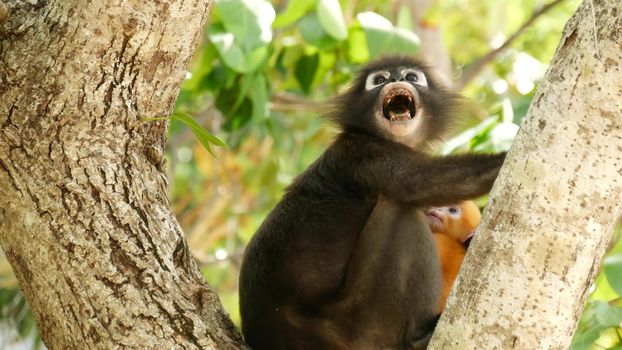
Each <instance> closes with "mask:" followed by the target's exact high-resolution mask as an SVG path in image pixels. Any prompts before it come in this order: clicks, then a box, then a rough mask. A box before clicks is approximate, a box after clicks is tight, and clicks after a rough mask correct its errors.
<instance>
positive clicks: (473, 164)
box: [353, 146, 505, 206]
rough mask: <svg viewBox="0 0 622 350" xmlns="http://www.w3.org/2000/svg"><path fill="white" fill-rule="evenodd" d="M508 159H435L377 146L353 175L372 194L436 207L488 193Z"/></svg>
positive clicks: (466, 156) (483, 156)
mask: <svg viewBox="0 0 622 350" xmlns="http://www.w3.org/2000/svg"><path fill="white" fill-rule="evenodd" d="M370 148H371V147H370ZM374 149H375V152H374ZM504 160H505V153H499V154H494V155H487V154H464V155H456V156H445V157H433V156H429V155H425V154H423V153H417V152H413V151H411V150H408V149H404V148H403V147H397V146H394V147H391V146H388V147H385V148H384V149H381V150H378V149H377V147H373V148H372V149H371V152H370V153H368V154H367V156H366V157H364V158H363V157H361V158H359V159H358V160H355V161H356V163H357V164H355V167H354V169H353V176H354V179H355V181H356V182H358V183H360V184H361V185H362V186H363V187H364V188H366V189H367V190H370V191H371V192H377V193H379V194H382V195H384V196H386V197H388V198H391V199H394V200H397V201H401V202H406V203H412V204H415V205H419V206H427V205H432V206H434V205H443V204H447V203H456V202H459V201H462V200H465V199H470V198H475V197H478V196H481V195H483V194H485V193H487V192H488V191H490V188H491V187H492V184H493V183H494V181H495V179H496V178H497V175H498V174H499V169H500V168H501V165H502V164H503V161H504Z"/></svg>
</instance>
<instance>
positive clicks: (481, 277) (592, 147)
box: [429, 0, 622, 349]
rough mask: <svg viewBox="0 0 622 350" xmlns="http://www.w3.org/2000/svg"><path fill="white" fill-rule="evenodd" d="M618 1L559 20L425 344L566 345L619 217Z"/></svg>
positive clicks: (589, 3) (621, 27)
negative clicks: (554, 46) (552, 48)
mask: <svg viewBox="0 0 622 350" xmlns="http://www.w3.org/2000/svg"><path fill="white" fill-rule="evenodd" d="M621 45H622V4H621V3H620V2H619V0H600V1H599V0H586V1H584V3H583V4H582V5H581V6H580V7H579V9H578V10H577V12H576V14H575V15H574V16H573V17H572V18H571V19H570V21H569V22H568V24H567V25H566V28H565V30H564V34H563V37H562V40H561V44H560V46H559V48H558V50H557V53H556V55H555V58H554V59H553V61H552V63H551V66H550V68H549V71H548V72H547V74H546V77H545V78H544V81H543V83H542V84H541V86H540V88H539V89H538V92H537V93H536V95H535V96H534V99H533V103H532V105H531V107H530V109H529V112H528V115H527V117H526V119H525V121H524V123H523V125H521V130H520V132H519V134H518V136H517V138H516V140H515V142H514V145H513V146H512V149H511V151H510V153H509V155H508V158H507V161H506V164H505V165H504V167H503V169H502V171H501V174H500V176H499V179H498V181H497V183H496V184H495V187H494V188H493V191H492V193H491V201H490V203H489V207H488V209H487V210H486V213H485V215H484V219H483V221H482V223H481V224H480V228H479V230H478V232H476V234H475V239H474V242H473V244H472V245H471V248H470V252H469V254H468V256H467V258H466V260H465V262H464V265H463V269H462V273H461V275H460V277H459V278H458V281H457V283H456V286H455V288H454V291H453V292H452V295H451V296H450V298H449V304H448V308H447V309H446V311H445V313H444V314H443V316H442V318H441V320H440V323H439V326H438V328H437V331H436V333H435V335H434V337H433V339H432V343H431V345H430V347H429V348H430V349H566V348H568V346H569V344H570V341H571V339H572V335H573V333H574V330H575V328H576V324H577V320H578V318H579V316H580V314H581V311H582V309H583V306H584V303H585V300H586V297H587V294H588V289H589V287H590V285H591V284H592V282H593V278H594V275H595V273H596V272H597V270H598V266H599V264H600V261H601V258H602V256H603V253H604V249H605V247H606V245H607V242H608V240H609V238H610V234H611V232H612V231H613V227H614V224H615V221H616V219H617V218H618V217H619V216H620V213H621V212H622V117H621V115H620V114H621V111H622V50H621V49H620V48H621Z"/></svg>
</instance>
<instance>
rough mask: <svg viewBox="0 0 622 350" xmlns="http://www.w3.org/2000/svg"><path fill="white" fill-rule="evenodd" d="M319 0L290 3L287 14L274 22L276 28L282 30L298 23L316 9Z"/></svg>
mask: <svg viewBox="0 0 622 350" xmlns="http://www.w3.org/2000/svg"><path fill="white" fill-rule="evenodd" d="M316 3H317V0H295V1H288V3H287V9H286V10H285V12H283V13H281V14H279V15H278V16H277V17H276V20H275V21H274V28H281V27H284V26H286V25H289V24H291V23H294V22H296V21H297V20H299V19H300V18H301V17H302V16H304V15H305V14H306V13H307V12H309V10H311V9H313V8H315V7H316Z"/></svg>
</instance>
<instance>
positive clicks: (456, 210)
mask: <svg viewBox="0 0 622 350" xmlns="http://www.w3.org/2000/svg"><path fill="white" fill-rule="evenodd" d="M447 212H448V213H449V215H451V216H458V215H460V208H458V207H449V208H447Z"/></svg>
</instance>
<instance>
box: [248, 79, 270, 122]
mask: <svg viewBox="0 0 622 350" xmlns="http://www.w3.org/2000/svg"><path fill="white" fill-rule="evenodd" d="M251 91H252V93H251V94H250V98H251V102H252V103H253V116H252V118H253V119H254V120H261V119H263V118H264V117H265V116H266V111H267V109H266V106H267V104H268V98H269V96H268V88H267V87H266V78H265V76H264V75H262V74H260V75H257V76H256V77H255V79H253V83H252V87H251Z"/></svg>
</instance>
